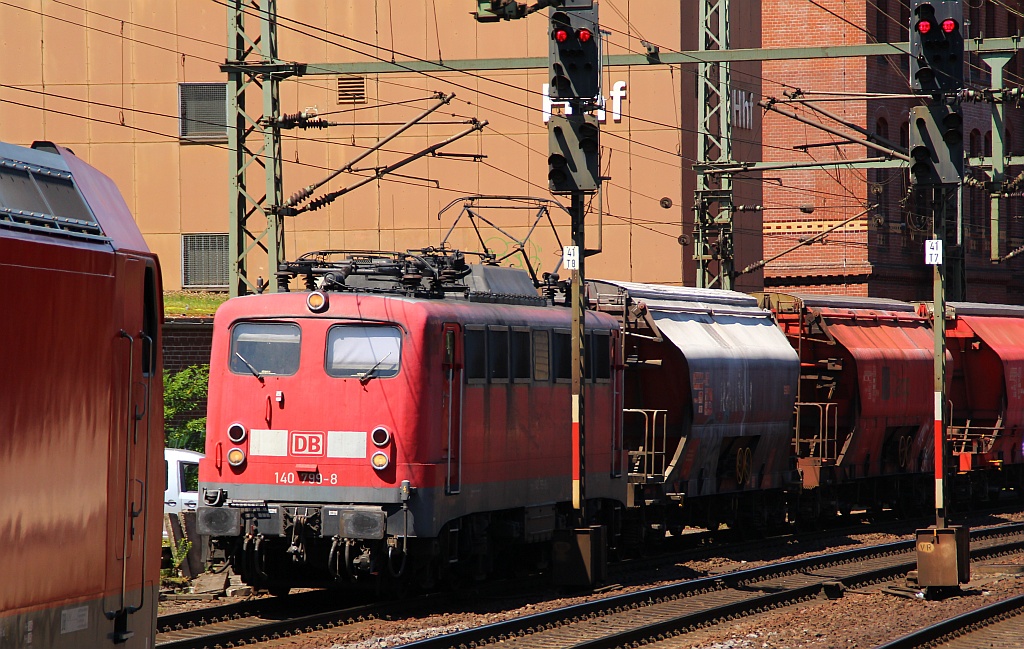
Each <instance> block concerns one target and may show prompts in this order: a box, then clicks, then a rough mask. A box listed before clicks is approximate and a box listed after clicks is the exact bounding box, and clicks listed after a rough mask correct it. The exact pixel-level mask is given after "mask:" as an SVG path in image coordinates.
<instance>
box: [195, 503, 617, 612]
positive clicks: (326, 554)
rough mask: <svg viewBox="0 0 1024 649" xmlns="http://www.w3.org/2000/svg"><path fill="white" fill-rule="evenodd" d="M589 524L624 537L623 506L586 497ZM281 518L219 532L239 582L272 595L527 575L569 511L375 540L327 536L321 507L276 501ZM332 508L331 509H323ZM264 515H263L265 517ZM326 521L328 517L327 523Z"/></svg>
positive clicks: (495, 517)
mask: <svg viewBox="0 0 1024 649" xmlns="http://www.w3.org/2000/svg"><path fill="white" fill-rule="evenodd" d="M587 507H588V518H589V519H590V520H589V523H590V524H600V525H605V526H606V528H607V530H608V536H607V538H608V540H609V546H610V549H611V550H613V551H614V550H615V549H616V547H617V545H618V544H619V543H620V540H621V531H622V527H623V520H622V506H621V504H619V503H615V502H612V501H600V500H594V501H588V504H587ZM268 509H279V510H281V512H282V514H283V515H282V516H281V518H280V522H279V523H278V521H277V519H275V518H273V517H271V518H270V520H272V521H274V522H272V523H270V524H268V523H267V522H266V521H267V520H268V519H267V518H258V517H257V516H255V515H253V514H251V513H250V514H249V515H247V517H246V520H245V522H244V528H245V533H244V534H243V535H242V536H240V537H231V538H229V537H218V538H215V539H214V545H215V547H218V548H220V549H222V550H223V551H224V554H225V556H227V557H228V560H229V561H230V563H231V566H232V569H233V570H234V572H235V573H236V574H238V575H241V577H242V580H243V581H244V582H245V583H247V584H249V585H251V586H254V587H256V588H260V589H265V590H268V591H269V592H270V593H271V594H277V595H283V594H287V592H288V591H289V590H290V589H291V588H296V587H308V588H314V587H317V588H319V587H342V586H344V587H349V588H350V587H365V588H368V589H371V590H374V591H375V592H378V593H392V594H396V593H405V592H408V591H409V590H410V589H420V590H432V589H435V588H439V587H455V586H457V585H458V584H461V583H463V582H466V581H480V580H483V579H486V578H489V577H492V576H504V575H507V574H511V573H512V572H513V571H514V572H515V573H516V574H529V573H534V572H541V571H545V570H547V569H549V568H550V566H551V542H552V539H553V538H554V537H555V536H556V534H557V533H558V531H559V530H572V529H573V528H574V527H575V525H574V515H573V511H572V509H571V507H570V506H569V505H568V504H566V503H562V504H559V505H554V504H553V505H550V506H545V507H538V508H531V509H530V510H529V511H527V510H524V509H516V510H509V511H501V512H487V513H477V514H473V515H470V516H465V517H461V518H458V519H455V520H453V521H450V522H449V523H447V524H446V525H445V526H444V527H443V528H442V529H441V532H440V534H438V536H437V537H417V536H404V535H401V534H389V533H382V534H381V535H379V538H353V537H351V536H344V535H341V534H335V535H333V536H330V535H324V534H323V530H324V522H323V520H322V519H323V513H324V511H325V509H321V508H319V507H303V506H299V507H295V506H281V507H279V508H274V507H270V508H268ZM328 513H329V512H328ZM264 516H265V515H264ZM327 525H330V523H327Z"/></svg>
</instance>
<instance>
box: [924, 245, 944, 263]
mask: <svg viewBox="0 0 1024 649" xmlns="http://www.w3.org/2000/svg"><path fill="white" fill-rule="evenodd" d="M924 263H926V264H928V265H929V266H941V265H942V239H928V240H926V241H925V242H924Z"/></svg>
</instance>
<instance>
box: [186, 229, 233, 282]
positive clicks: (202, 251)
mask: <svg viewBox="0 0 1024 649" xmlns="http://www.w3.org/2000/svg"><path fill="white" fill-rule="evenodd" d="M229 265H230V264H229V262H228V235H226V234H183V235H181V285H182V286H183V287H184V288H227V286H228V267H229Z"/></svg>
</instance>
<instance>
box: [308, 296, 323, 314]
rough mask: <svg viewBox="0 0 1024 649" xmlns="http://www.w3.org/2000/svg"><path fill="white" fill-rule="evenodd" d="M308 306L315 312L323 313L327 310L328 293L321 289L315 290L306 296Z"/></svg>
mask: <svg viewBox="0 0 1024 649" xmlns="http://www.w3.org/2000/svg"><path fill="white" fill-rule="evenodd" d="M306 306H307V307H308V308H309V310H310V311H312V312H313V313H321V312H323V311H326V310H327V294H326V293H323V292H321V291H313V292H312V293H310V294H309V296H308V297H307V298H306Z"/></svg>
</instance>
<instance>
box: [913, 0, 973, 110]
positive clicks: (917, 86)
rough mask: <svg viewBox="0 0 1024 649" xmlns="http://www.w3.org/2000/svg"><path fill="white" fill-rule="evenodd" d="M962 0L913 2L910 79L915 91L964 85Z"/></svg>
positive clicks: (949, 89) (950, 89) (946, 89)
mask: <svg viewBox="0 0 1024 649" xmlns="http://www.w3.org/2000/svg"><path fill="white" fill-rule="evenodd" d="M962 26H963V7H962V6H961V4H960V0H933V1H931V2H921V1H919V0H914V1H913V2H912V3H911V17H910V82H911V87H912V88H913V90H914V92H920V93H933V94H936V93H947V92H956V91H958V90H960V89H961V88H963V86H964V36H963V32H962Z"/></svg>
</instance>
